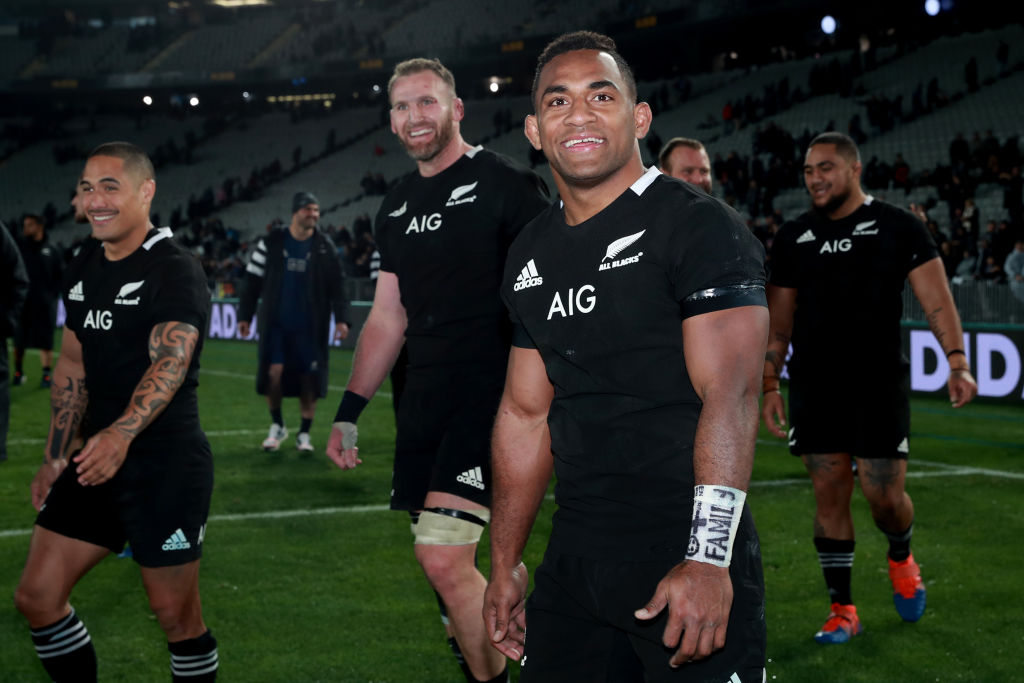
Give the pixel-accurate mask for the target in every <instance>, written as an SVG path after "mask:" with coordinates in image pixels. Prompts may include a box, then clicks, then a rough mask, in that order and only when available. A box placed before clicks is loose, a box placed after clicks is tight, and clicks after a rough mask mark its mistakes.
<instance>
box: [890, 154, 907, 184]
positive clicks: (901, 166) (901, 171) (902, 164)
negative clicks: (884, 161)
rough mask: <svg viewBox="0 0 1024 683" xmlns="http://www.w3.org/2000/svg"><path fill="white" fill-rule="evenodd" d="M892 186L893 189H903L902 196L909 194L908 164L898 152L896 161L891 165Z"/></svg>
mask: <svg viewBox="0 0 1024 683" xmlns="http://www.w3.org/2000/svg"><path fill="white" fill-rule="evenodd" d="M892 186H893V188H894V189H897V188H903V192H904V194H910V187H911V182H910V164H908V163H907V162H906V160H905V159H904V158H903V154H901V153H899V152H897V153H896V161H895V162H893V165H892Z"/></svg>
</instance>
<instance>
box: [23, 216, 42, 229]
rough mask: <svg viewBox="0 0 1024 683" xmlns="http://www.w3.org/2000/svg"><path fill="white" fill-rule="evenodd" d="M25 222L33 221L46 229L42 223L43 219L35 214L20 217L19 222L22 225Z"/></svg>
mask: <svg viewBox="0 0 1024 683" xmlns="http://www.w3.org/2000/svg"><path fill="white" fill-rule="evenodd" d="M27 220H28V221H35V222H36V223H38V224H39V225H41V226H43V227H44V228H45V227H46V223H44V222H43V217H42V216H40V215H39V214H37V213H26V214H25V215H24V216H22V217H21V222H22V223H24V222H25V221H27Z"/></svg>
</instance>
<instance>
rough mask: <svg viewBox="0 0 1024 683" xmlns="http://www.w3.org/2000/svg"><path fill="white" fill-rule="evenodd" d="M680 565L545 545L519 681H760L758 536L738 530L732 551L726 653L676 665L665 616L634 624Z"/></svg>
mask: <svg viewBox="0 0 1024 683" xmlns="http://www.w3.org/2000/svg"><path fill="white" fill-rule="evenodd" d="M747 519H748V520H749V519H750V517H749V516H747ZM745 526H748V527H751V528H752V525H751V524H749V523H748V524H746V525H745ZM742 529H743V526H741V530H742ZM678 561H679V558H678V557H665V558H664V559H663V560H660V561H646V562H628V561H622V560H619V559H590V558H581V557H576V556H572V555H564V554H560V553H559V552H557V550H555V549H553V548H548V551H547V552H546V553H545V556H544V561H543V562H542V564H541V566H540V567H539V568H538V569H537V573H536V577H535V580H534V591H533V593H532V594H531V595H530V597H529V599H528V600H527V603H526V625H527V628H526V650H525V655H526V656H525V662H521V663H522V667H521V670H520V676H519V680H520V682H521V683H564V682H565V681H588V682H590V681H593V682H595V683H596V682H601V681H606V682H607V683H613V682H614V683H623V682H625V683H632V682H634V681H635V682H636V683H640V682H642V681H646V682H648V683H661V682H663V681H664V682H673V683H681V682H683V681H722V682H726V681H731V680H732V681H734V680H739V681H742V683H762V681H763V677H764V667H765V657H766V625H765V613H764V579H763V575H762V570H761V552H760V547H759V545H758V543H757V537H756V533H754V534H753V535H750V534H749V533H743V532H742V531H741V533H740V536H739V537H738V538H737V540H736V544H735V545H734V549H733V558H732V564H731V566H730V568H729V574H730V576H731V577H732V581H733V594H734V595H733V604H732V609H731V611H730V612H729V626H728V631H727V633H726V644H725V648H724V649H723V650H720V651H718V652H716V653H715V654H713V655H712V656H711V657H709V658H707V659H704V660H701V661H699V662H692V663H688V664H684V665H683V666H681V667H679V668H678V669H672V668H671V667H670V666H669V665H668V661H669V659H670V658H671V656H672V654H673V652H674V650H671V649H669V648H666V647H665V646H664V645H663V644H662V642H661V641H662V634H663V632H664V630H665V624H666V623H667V615H666V612H665V611H663V612H662V613H661V614H659V615H658V617H656V618H655V619H652V620H650V621H640V620H638V619H636V618H635V617H634V616H633V612H634V611H635V610H637V609H639V608H641V607H643V606H644V605H645V604H647V601H648V600H650V598H651V596H652V595H653V594H654V589H655V587H656V586H657V585H658V582H659V581H661V579H662V578H664V576H665V574H666V573H667V572H668V571H669V570H670V569H671V568H672V567H673V566H675V565H676V564H677V563H678Z"/></svg>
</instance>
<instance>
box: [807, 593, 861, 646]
mask: <svg viewBox="0 0 1024 683" xmlns="http://www.w3.org/2000/svg"><path fill="white" fill-rule="evenodd" d="M863 630H864V627H863V626H861V624H860V619H858V618H857V608H856V606H854V605H840V604H839V603H838V602H834V603H832V612H831V613H830V614H829V615H828V619H826V620H825V625H824V626H822V627H821V630H820V631H818V632H817V633H815V634H814V640H815V641H817V642H819V643H822V644H824V645H838V644H840V643H848V642H849V641H850V639H851V638H853V637H854V636H855V635H857V634H858V633H860V632H861V631H863Z"/></svg>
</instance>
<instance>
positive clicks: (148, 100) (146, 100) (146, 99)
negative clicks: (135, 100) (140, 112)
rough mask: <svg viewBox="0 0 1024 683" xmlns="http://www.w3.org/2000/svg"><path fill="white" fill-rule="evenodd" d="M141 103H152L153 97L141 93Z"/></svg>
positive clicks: (147, 104)
mask: <svg viewBox="0 0 1024 683" xmlns="http://www.w3.org/2000/svg"><path fill="white" fill-rule="evenodd" d="M142 103H143V104H144V105H146V106H147V107H148V106H150V105H151V104H153V98H152V97H150V96H149V95H143V96H142Z"/></svg>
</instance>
